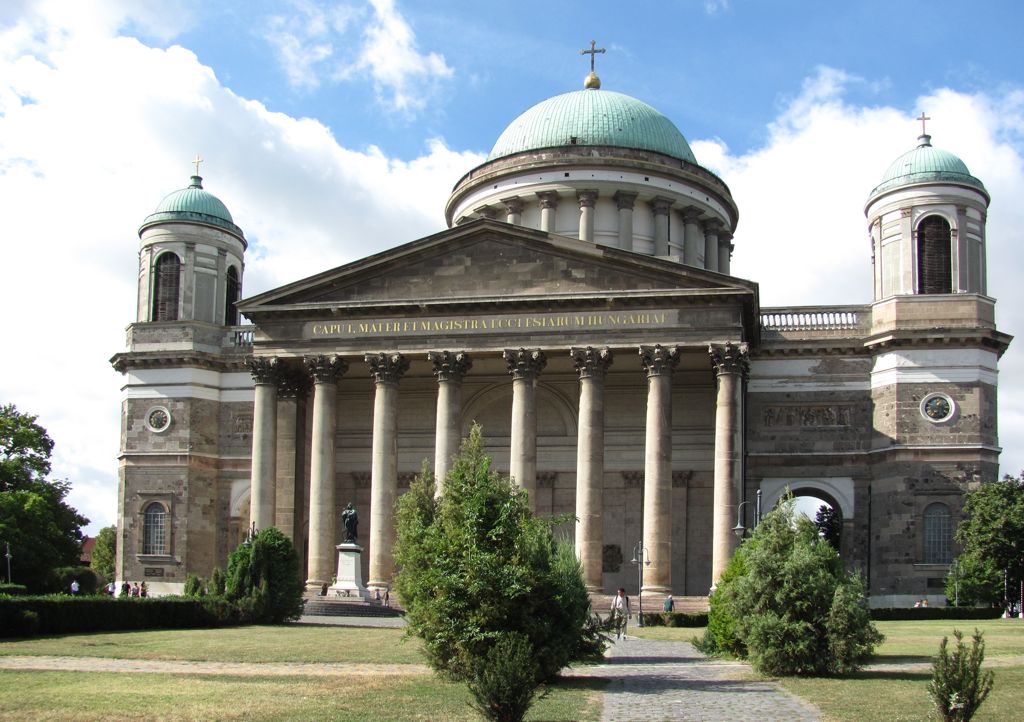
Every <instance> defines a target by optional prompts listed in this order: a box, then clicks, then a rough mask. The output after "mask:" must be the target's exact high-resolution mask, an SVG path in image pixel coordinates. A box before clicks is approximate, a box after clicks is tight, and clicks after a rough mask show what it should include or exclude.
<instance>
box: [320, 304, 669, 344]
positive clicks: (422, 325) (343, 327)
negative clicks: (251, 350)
mask: <svg viewBox="0 0 1024 722" xmlns="http://www.w3.org/2000/svg"><path fill="white" fill-rule="evenodd" d="M668 320H669V313H668V312H667V311H645V312H635V313H584V314H554V313H551V314H536V315H531V316H468V317H458V318H448V317H442V318H429V319H411V318H410V319H392V320H380V319H374V320H366V321H344V322H331V323H320V322H313V323H310V324H307V326H306V329H307V334H308V335H309V336H311V337H313V338H319V337H324V336H334V337H338V336H342V337H343V336H377V335H391V334H412V335H418V334H431V333H443V332H456V333H472V332H486V331H519V330H522V331H538V330H540V331H543V330H554V331H558V330H573V329H600V328H609V329H611V328H625V327H630V326H644V327H657V326H663V325H665V324H667V323H668Z"/></svg>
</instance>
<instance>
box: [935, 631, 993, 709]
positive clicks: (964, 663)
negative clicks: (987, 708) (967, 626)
mask: <svg viewBox="0 0 1024 722" xmlns="http://www.w3.org/2000/svg"><path fill="white" fill-rule="evenodd" d="M953 636H954V637H955V638H956V646H955V647H954V648H953V652H952V654H950V652H949V637H943V638H942V643H941V644H940V645H939V654H938V656H937V657H936V658H935V662H934V663H933V664H932V679H931V681H930V682H929V683H928V694H929V695H930V696H931V698H932V702H934V703H935V709H936V711H937V712H938V715H939V717H940V718H941V719H942V720H943V722H967V720H969V719H971V718H972V717H974V713H975V712H977V711H978V708H979V707H981V703H982V702H984V701H985V698H986V697H988V693H989V692H991V691H992V683H993V677H994V675H993V674H992V672H991V671H987V672H982V671H981V663H982V661H984V659H985V641H984V639H982V633H981V632H979V631H978V630H977V629H975V630H974V634H973V635H972V637H971V648H970V649H967V645H965V644H964V635H963V632H961V631H960V630H958V629H954V630H953Z"/></svg>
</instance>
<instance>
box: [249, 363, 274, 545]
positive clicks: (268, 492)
mask: <svg viewBox="0 0 1024 722" xmlns="http://www.w3.org/2000/svg"><path fill="white" fill-rule="evenodd" d="M248 363H249V371H250V372H251V373H252V380H253V381H254V382H255V384H256V394H255V403H254V404H253V407H254V408H253V421H252V472H251V478H252V481H251V486H250V489H249V522H250V523H253V524H255V525H256V529H257V531H258V530H261V529H267V528H268V527H271V526H273V524H274V501H275V499H274V496H275V494H276V493H277V492H276V490H275V488H274V487H275V485H276V478H275V474H276V472H277V379H278V374H279V372H280V366H279V363H278V359H277V358H276V357H266V356H255V357H253V358H250V359H249V361H248Z"/></svg>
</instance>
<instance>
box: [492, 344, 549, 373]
mask: <svg viewBox="0 0 1024 722" xmlns="http://www.w3.org/2000/svg"><path fill="white" fill-rule="evenodd" d="M502 357H504V359H505V361H506V362H507V363H508V372H509V373H510V374H512V378H513V379H526V378H533V377H535V376H537V374H539V373H540V372H541V371H543V370H544V367H545V366H547V365H548V357H547V356H545V355H544V352H543V351H541V350H540V349H539V348H535V349H530V350H526V349H525V348H521V349H518V350H516V349H505V351H504V353H502Z"/></svg>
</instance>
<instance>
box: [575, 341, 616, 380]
mask: <svg viewBox="0 0 1024 722" xmlns="http://www.w3.org/2000/svg"><path fill="white" fill-rule="evenodd" d="M569 355H570V356H572V360H573V362H574V363H575V364H576V373H578V374H579V375H580V378H581V379H587V378H596V379H600V378H604V372H605V371H607V370H608V367H609V366H611V365H612V351H611V349H610V348H608V347H607V346H606V347H605V348H592V347H590V346H587V347H586V348H573V349H572V350H570V351H569Z"/></svg>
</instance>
